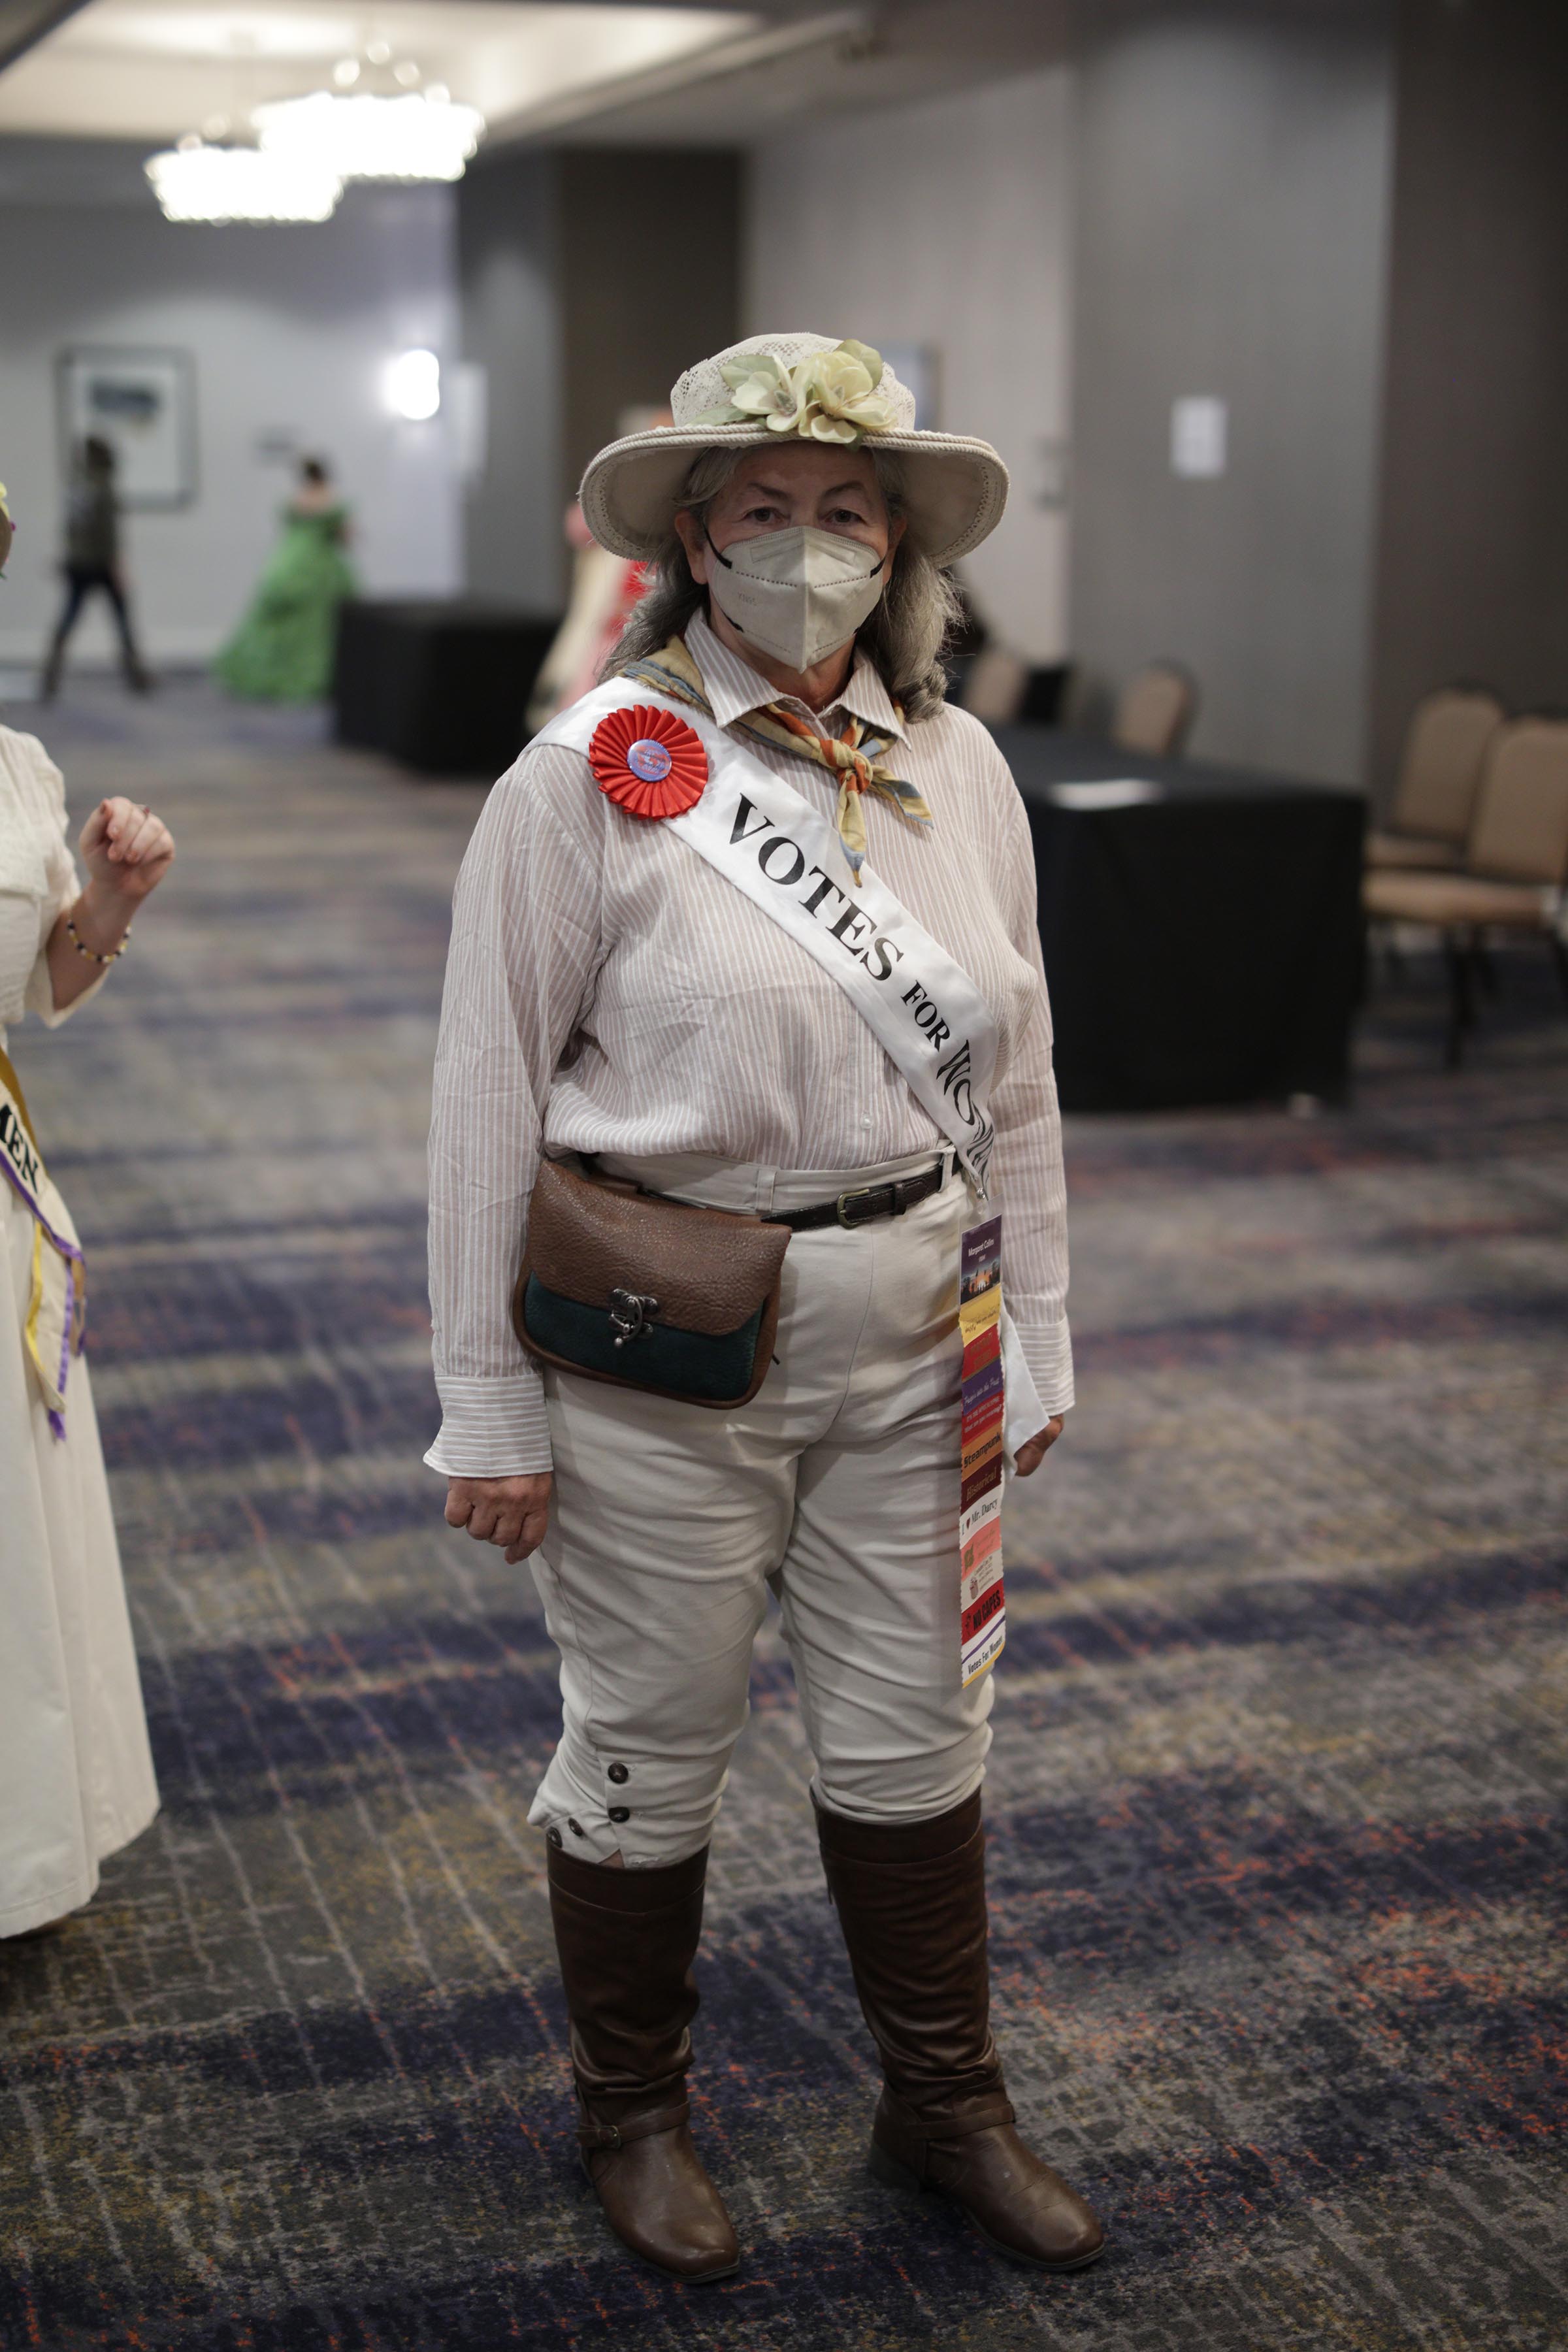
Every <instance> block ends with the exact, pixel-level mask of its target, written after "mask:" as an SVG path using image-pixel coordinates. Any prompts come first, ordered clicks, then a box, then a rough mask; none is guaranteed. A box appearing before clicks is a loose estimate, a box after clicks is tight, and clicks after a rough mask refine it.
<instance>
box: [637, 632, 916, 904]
mask: <svg viewBox="0 0 1568 2352" xmlns="http://www.w3.org/2000/svg"><path fill="white" fill-rule="evenodd" d="M626 676H627V677H636V678H640V679H641V680H642V681H643V683H644V685H645V686H650V687H652V688H654V690H655V691H656V693H658V694H668V695H672V696H673V697H674V698H675V699H676V700H677V701H678V702H688V703H689V704H690V705H691V707H692V708H693V709H696V710H700V711H701V712H702V714H703V716H704V717H705V718H707V719H711V718H712V716H713V707H712V705H711V703H710V701H709V699H708V690H707V688H706V687H705V686H704V685H703V683H702V673H701V671H700V669H699V668H698V667H697V664H696V663H695V662H694V661H693V660H692V658H691V656H690V654H689V651H688V650H687V646H686V640H685V639H684V637H671V638H670V640H669V642H668V645H665V646H660V648H659V650H658V653H657V654H649V655H648V656H647V657H646V658H645V659H644V660H642V661H640V662H634V663H633V665H632V667H631V668H630V669H629V670H627V672H626ZM735 723H736V725H737V726H738V727H739V728H740V730H741V731H742V734H746V735H752V736H755V737H756V739H757V740H758V741H759V742H761V743H773V744H776V745H777V746H778V747H779V748H780V749H781V750H783V751H793V752H794V753H795V756H796V758H797V759H802V760H815V761H816V764H817V766H818V767H819V768H826V769H828V770H830V771H831V772H833V773H834V774H836V775H837V778H838V810H837V825H838V838H839V840H840V841H841V842H842V843H843V844H844V855H845V856H846V857H847V859H848V860H849V870H850V872H851V873H852V874H858V873H859V871H860V868H861V866H863V865H864V864H865V862H866V849H867V841H866V812H865V808H864V806H863V804H862V803H863V799H864V795H865V794H866V793H879V795H880V797H881V798H882V799H883V800H885V801H890V802H891V803H892V804H893V806H894V807H895V808H896V809H898V810H899V811H900V814H902V815H904V816H907V817H911V818H912V819H913V820H914V822H915V823H916V824H927V825H929V824H931V811H930V809H929V808H928V807H927V806H926V803H925V801H924V799H923V797H922V795H921V793H919V792H917V790H916V789H915V787H914V785H913V784H906V783H905V782H903V780H902V778H901V777H899V776H895V775H894V774H893V773H892V772H890V770H889V769H887V768H884V767H882V766H881V765H880V764H879V761H880V755H881V754H882V753H883V752H884V751H886V750H887V749H888V746H889V743H891V742H892V740H893V738H892V737H891V736H890V735H888V734H886V733H882V732H879V730H877V729H875V728H873V727H869V726H867V725H864V724H862V722H861V721H860V720H859V719H855V718H851V719H850V720H849V722H848V724H847V726H846V728H845V730H844V732H843V733H842V735H840V736H837V738H835V737H832V736H827V737H824V736H821V735H819V734H818V733H817V732H816V729H815V728H814V727H809V726H807V724H806V722H805V719H801V718H798V717H797V716H796V714H795V712H794V711H793V710H785V709H783V708H782V707H781V706H780V705H779V704H778V703H776V702H770V703H768V704H767V705H766V706H765V708H763V709H760V710H748V711H747V713H746V715H745V717H744V718H743V719H737V720H736V722H735Z"/></svg>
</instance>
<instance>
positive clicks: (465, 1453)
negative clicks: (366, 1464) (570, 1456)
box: [425, 1369, 552, 1478]
mask: <svg viewBox="0 0 1568 2352" xmlns="http://www.w3.org/2000/svg"><path fill="white" fill-rule="evenodd" d="M436 1392H437V1395H438V1396H439V1398H440V1400H441V1433H440V1435H439V1436H438V1437H437V1440H436V1443H435V1444H434V1445H433V1446H432V1447H431V1448H430V1451H429V1453H428V1454H426V1456H425V1459H426V1462H427V1463H428V1464H429V1465H430V1467H431V1469H432V1470H439V1471H441V1472H443V1473H444V1474H445V1475H446V1476H447V1477H448V1478H527V1477H531V1476H537V1475H539V1474H540V1473H541V1472H542V1471H545V1470H548V1469H549V1468H550V1466H551V1463H552V1454H551V1451H550V1416H549V1413H548V1411H547V1410H546V1407H545V1402H544V1384H543V1381H542V1377H541V1375H540V1374H539V1373H538V1372H536V1371H534V1370H531V1369H530V1370H528V1371H525V1372H509V1373H507V1374H505V1375H504V1376H502V1377H501V1378H500V1379H495V1380H477V1381H476V1380H459V1379H458V1378H456V1377H455V1376H454V1375H453V1374H451V1373H450V1372H437V1375H436Z"/></svg>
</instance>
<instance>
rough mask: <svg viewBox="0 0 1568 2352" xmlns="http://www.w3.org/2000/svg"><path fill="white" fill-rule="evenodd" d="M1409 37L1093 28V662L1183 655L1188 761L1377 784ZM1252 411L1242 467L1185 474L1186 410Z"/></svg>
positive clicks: (1384, 24)
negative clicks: (1372, 732)
mask: <svg viewBox="0 0 1568 2352" xmlns="http://www.w3.org/2000/svg"><path fill="white" fill-rule="evenodd" d="M1391 58H1392V43H1391V38H1390V26H1389V20H1388V15H1387V11H1386V9H1384V7H1383V6H1381V5H1376V0H1373V5H1353V6H1352V5H1340V0H1315V5H1304V4H1303V5H1299V6H1293V5H1283V6H1280V7H1278V8H1276V9H1273V10H1271V11H1270V12H1269V14H1268V16H1264V15H1263V13H1262V12H1261V11H1259V10H1258V9H1257V8H1249V7H1239V6H1235V7H1225V6H1215V5H1190V0H1180V5H1158V6H1156V5H1123V4H1122V0H1100V5H1096V6H1095V7H1094V8H1093V9H1092V11H1090V12H1089V13H1088V18H1087V25H1086V32H1085V40H1084V47H1083V54H1082V57H1081V61H1080V100H1079V189H1078V218H1079V231H1078V251H1077V302H1078V309H1077V319H1076V322H1075V331H1074V345H1075V369H1074V401H1073V413H1074V469H1073V470H1074V490H1073V505H1072V555H1071V604H1072V636H1073V643H1074V648H1075V651H1076V653H1077V654H1078V656H1079V658H1080V659H1081V661H1082V662H1083V663H1084V664H1085V666H1086V668H1087V670H1088V672H1089V676H1090V677H1091V679H1094V680H1097V681H1099V682H1100V684H1101V685H1102V686H1104V687H1105V688H1110V686H1112V685H1114V684H1119V683H1120V682H1121V680H1122V679H1124V678H1125V677H1127V675H1128V674H1129V673H1130V672H1131V671H1132V670H1134V669H1135V668H1137V667H1139V666H1140V665H1141V664H1142V663H1143V662H1145V661H1147V660H1149V659H1151V658H1153V657H1156V656H1161V655H1172V656H1176V657H1178V658H1179V659H1181V660H1183V661H1184V662H1185V663H1186V664H1187V665H1188V666H1189V667H1191V668H1192V669H1193V671H1194V673H1195V674H1196V676H1197V678H1198V680H1199V683H1200V686H1201V689H1202V694H1203V705H1202V709H1201V712H1200V717H1199V721H1198V728H1197V731H1196V734H1195V736H1194V743H1193V748H1194V751H1199V752H1202V753H1205V754H1209V755H1213V756H1215V757H1216V758H1220V759H1226V760H1235V761H1252V762H1256V763H1258V764H1259V765H1261V766H1264V767H1267V768H1271V769H1275V770H1279V771H1282V772H1288V771H1295V772H1301V773H1309V774H1315V775H1319V776H1322V777H1326V778H1331V779H1337V780H1345V781H1359V780H1360V778H1361V775H1362V771H1363V740H1364V732H1365V708H1366V694H1367V648H1368V641H1369V634H1370V613H1371V594H1372V560H1373V537H1374V508H1375V499H1376V488H1375V479H1376V451H1377V439H1378V419H1379V404H1380V398H1381V352H1382V329H1383V299H1384V272H1385V238H1386V222H1387V195H1388V180H1389V172H1390V150H1391V138H1392V127H1391V111H1392V109H1391V79H1392V76H1391ZM1205 393H1206V394H1218V395H1220V396H1221V397H1223V398H1225V399H1226V401H1227V402H1228V403H1229V408H1230V464H1229V470H1228V471H1227V472H1226V475H1225V476H1224V477H1223V478H1220V479H1217V480H1199V481H1193V480H1183V479H1178V478H1176V477H1175V476H1174V475H1173V473H1172V471H1171V468H1170V415H1171V404H1172V402H1173V399H1175V398H1176V397H1177V396H1178V395H1181V394H1205Z"/></svg>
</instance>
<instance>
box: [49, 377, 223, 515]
mask: <svg viewBox="0 0 1568 2352" xmlns="http://www.w3.org/2000/svg"><path fill="white" fill-rule="evenodd" d="M57 364H58V394H59V398H58V416H59V435H60V452H59V455H60V471H61V474H62V477H63V478H65V479H66V480H69V478H70V475H71V466H72V457H73V453H74V452H75V450H76V449H77V448H78V447H79V445H80V443H81V442H82V441H84V440H85V439H86V438H87V436H88V435H89V434H96V435H97V436H98V438H99V439H100V441H107V442H108V443H109V444H110V447H111V448H112V449H113V451H114V455H115V460H116V467H115V471H116V478H117V481H118V485H119V490H120V497H121V504H122V505H124V506H126V507H129V508H132V509H138V508H140V509H149V508H159V507H164V508H167V507H184V506H189V504H190V503H191V501H192V499H194V498H195V495H196V402H195V376H196V372H195V362H194V361H193V359H192V358H191V355H190V353H189V352H182V351H175V350H160V349H158V348H156V347H149V346H145V345H134V344H123V345H121V344H114V343H83V344H79V345H76V346H74V347H73V348H71V349H70V350H68V351H64V352H61V353H60V355H59V359H58V363H57Z"/></svg>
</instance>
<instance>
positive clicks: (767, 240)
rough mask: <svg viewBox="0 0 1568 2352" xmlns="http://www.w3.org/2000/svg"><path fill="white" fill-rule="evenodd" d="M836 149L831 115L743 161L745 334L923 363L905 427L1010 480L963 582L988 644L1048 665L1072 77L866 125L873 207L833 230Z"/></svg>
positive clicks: (1056, 584) (1063, 520)
mask: <svg viewBox="0 0 1568 2352" xmlns="http://www.w3.org/2000/svg"><path fill="white" fill-rule="evenodd" d="M846 136H847V133H846V130H845V123H844V118H843V116H842V115H832V116H828V117H826V119H825V120H824V121H820V122H818V123H816V124H815V125H811V126H808V127H805V128H798V127H797V128H794V129H792V130H790V131H787V132H781V133H780V134H779V135H778V136H777V137H775V138H773V139H769V140H766V141H764V142H762V143H761V144H760V145H759V146H758V147H757V148H756V149H755V151H754V152H753V154H752V177H751V202H750V205H748V207H747V248H748V251H747V287H746V326H747V330H748V331H752V332H756V331H763V330H766V329H769V328H773V329H779V328H792V327H806V328H810V329H813V330H815V331H816V332H817V333H820V334H833V335H855V336H858V338H859V340H860V341H862V342H866V343H874V344H876V345H877V346H878V347H879V349H883V350H887V351H889V355H890V356H892V357H893V359H894V363H895V365H898V364H900V352H901V350H902V348H903V347H905V346H908V345H910V344H913V345H914V346H915V347H916V349H917V350H918V351H920V352H924V353H927V354H929V355H930V362H931V369H930V373H931V376H932V377H933V379H934V384H933V388H934V392H935V395H936V397H935V407H934V413H933V414H929V415H922V416H921V418H920V420H919V421H920V423H921V425H935V426H936V427H937V428H938V429H939V430H941V431H943V432H948V433H974V434H978V435H979V436H981V438H982V439H984V440H986V441H990V442H992V443H994V446H996V447H997V448H998V449H999V450H1000V451H1001V453H1002V455H1003V457H1005V460H1006V462H1007V467H1008V469H1009V472H1010V473H1011V476H1012V490H1011V494H1010V496H1009V498H1008V500H1007V511H1006V513H1005V515H1004V516H1003V518H1002V521H1001V524H1000V526H999V528H998V529H997V530H996V531H995V532H994V535H993V536H992V537H991V538H990V539H988V540H987V541H986V542H985V544H984V547H981V548H977V549H976V550H975V551H974V553H973V555H970V556H966V557H965V558H964V561H963V576H964V579H965V580H966V582H967V583H968V584H969V586H970V587H971V589H972V590H973V593H974V595H975V598H976V600H977V602H978V604H979V605H980V608H981V610H982V612H983V613H984V614H985V617H986V619H987V621H988V622H989V623H990V624H991V625H992V626H993V627H994V629H995V631H996V634H997V635H999V636H1001V637H1002V638H1004V639H1005V640H1006V641H1007V642H1008V643H1009V644H1011V645H1013V646H1016V648H1017V650H1018V651H1019V652H1020V653H1023V654H1026V655H1027V656H1029V658H1030V659H1031V660H1033V661H1040V662H1045V661H1059V660H1060V659H1061V658H1062V656H1063V655H1064V654H1065V653H1066V652H1067V650H1068V642H1069V640H1068V621H1067V537H1068V532H1067V516H1066V514H1065V512H1064V511H1063V509H1062V507H1061V505H1060V503H1059V499H1058V497H1057V482H1056V480H1055V478H1049V477H1048V476H1047V466H1051V467H1052V475H1054V474H1055V472H1056V471H1057V469H1058V468H1059V459H1060V452H1061V450H1062V448H1063V446H1064V445H1065V443H1066V441H1067V436H1068V391H1069V371H1068V330H1069V324H1070V311H1071V290H1070V285H1069V276H1070V266H1071V238H1070V233H1069V226H1068V224H1069V219H1070V214H1071V202H1072V186H1071V152H1072V77H1071V75H1070V73H1069V72H1068V68H1066V67H1065V66H1058V67H1055V68H1048V69H1047V71H1045V72H1043V73H1030V74H1022V75H1018V76H1016V77H1015V78H1014V79H1012V80H1010V81H1005V82H1000V83H998V84H997V85H996V86H995V87H994V89H973V90H964V91H963V92H962V93H961V94H960V95H958V96H956V97H952V98H942V99H931V100H927V101H925V102H924V103H923V104H921V105H920V106H900V107H889V108H887V109H886V110H883V111H881V112H879V113H874V114H868V115H867V116H866V117H865V119H864V120H863V121H858V122H857V124H856V126H855V132H854V138H855V157H856V168H857V171H858V173H859V174H860V175H861V177H862V178H863V179H864V180H865V182H866V184H867V185H868V187H870V188H873V189H874V190H875V191H876V198H875V201H874V202H873V203H868V204H865V205H858V206H857V207H856V208H855V210H854V213H853V215H852V217H850V218H848V219H847V218H846V213H845V205H844V187H843V169H842V167H843V158H844V152H845V149H844V142H845V139H846ZM894 347H898V348H897V349H895V348H894ZM1052 461H1055V463H1054V464H1053V463H1052Z"/></svg>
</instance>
